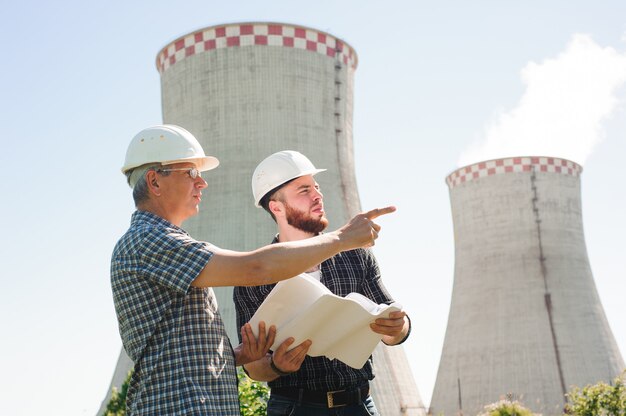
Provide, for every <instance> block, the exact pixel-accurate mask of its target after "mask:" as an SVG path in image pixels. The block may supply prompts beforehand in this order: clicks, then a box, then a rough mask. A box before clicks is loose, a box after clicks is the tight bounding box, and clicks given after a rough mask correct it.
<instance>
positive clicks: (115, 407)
mask: <svg viewBox="0 0 626 416" xmlns="http://www.w3.org/2000/svg"><path fill="white" fill-rule="evenodd" d="M132 375H133V371H132V370H131V371H129V372H128V375H127V376H126V380H124V383H122V388H121V390H120V391H117V388H116V387H113V389H112V391H111V399H110V400H109V403H107V408H106V409H105V410H104V415H103V416H125V415H126V393H127V392H128V385H129V384H130V377H131V376H132Z"/></svg>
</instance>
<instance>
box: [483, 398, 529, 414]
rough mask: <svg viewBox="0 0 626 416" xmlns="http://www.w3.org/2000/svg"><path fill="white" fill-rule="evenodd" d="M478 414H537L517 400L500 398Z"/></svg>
mask: <svg viewBox="0 0 626 416" xmlns="http://www.w3.org/2000/svg"><path fill="white" fill-rule="evenodd" d="M478 416H537V415H535V413H533V412H531V411H530V410H528V409H527V408H525V407H524V406H522V404H521V403H520V402H518V401H516V400H513V401H512V400H509V399H506V400H500V401H499V402H495V403H491V404H488V405H487V406H485V408H484V409H483V411H482V412H481V413H479V414H478Z"/></svg>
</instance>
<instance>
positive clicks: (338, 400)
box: [271, 384, 370, 409]
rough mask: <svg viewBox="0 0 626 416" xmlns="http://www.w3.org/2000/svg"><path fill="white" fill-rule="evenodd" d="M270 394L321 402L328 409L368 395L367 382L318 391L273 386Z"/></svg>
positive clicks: (358, 400) (354, 402)
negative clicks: (341, 388) (360, 384)
mask: <svg viewBox="0 0 626 416" xmlns="http://www.w3.org/2000/svg"><path fill="white" fill-rule="evenodd" d="M271 392H272V394H275V395H278V396H283V397H287V398H289V399H293V400H298V401H301V402H305V403H314V404H323V405H325V406H326V407H328V408H329V409H332V408H333V407H342V406H347V405H350V404H356V403H361V401H363V400H364V399H365V398H366V397H367V396H369V392H370V387H369V384H364V385H362V386H360V387H350V388H347V389H343V390H335V391H320V390H306V389H299V388H297V387H275V388H273V389H272V390H271Z"/></svg>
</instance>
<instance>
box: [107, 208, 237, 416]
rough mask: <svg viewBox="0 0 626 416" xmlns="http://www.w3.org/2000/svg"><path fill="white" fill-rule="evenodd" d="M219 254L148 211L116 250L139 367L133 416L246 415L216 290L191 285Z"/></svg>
mask: <svg viewBox="0 0 626 416" xmlns="http://www.w3.org/2000/svg"><path fill="white" fill-rule="evenodd" d="M212 255H213V253H212V251H211V245H210V244H208V243H204V242H200V241H196V240H194V239H193V238H191V237H190V236H189V234H187V233H186V232H185V231H184V230H182V229H181V228H179V227H177V226H175V225H173V224H171V223H169V222H168V221H166V220H164V219H163V218H160V217H158V216H156V215H153V214H151V213H148V212H145V211H136V212H135V213H134V214H133V215H132V219H131V225H130V229H129V230H128V231H127V232H126V234H124V236H123V237H122V238H121V239H120V240H119V241H118V243H117V245H116V246H115V249H114V251H113V256H112V259H111V285H112V287H113V300H114V303H115V311H116V313H117V319H118V324H119V329H120V334H121V336H122V342H123V344H124V349H125V350H126V352H127V353H128V355H129V356H130V358H131V359H132V360H133V362H134V363H135V367H134V373H133V376H132V379H131V382H130V386H129V389H128V394H127V399H126V405H127V413H126V414H127V415H239V397H238V392H237V376H236V373H235V359H234V355H233V351H232V347H231V345H230V342H229V340H228V337H227V335H226V331H225V330H224V325H223V323H222V319H221V318H220V315H219V312H218V310H217V301H216V299H215V295H214V293H213V289H211V288H205V289H201V288H196V287H192V286H191V282H192V281H193V280H194V279H195V278H196V277H197V276H198V275H199V274H200V272H201V271H202V269H204V266H205V265H206V264H207V262H208V261H209V260H210V259H211V256H212Z"/></svg>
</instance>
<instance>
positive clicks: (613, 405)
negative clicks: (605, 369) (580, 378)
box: [565, 372, 626, 416]
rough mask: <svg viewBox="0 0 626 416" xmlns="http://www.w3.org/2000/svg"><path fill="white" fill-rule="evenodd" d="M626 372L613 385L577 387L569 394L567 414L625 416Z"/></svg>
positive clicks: (598, 384) (601, 384) (578, 415)
mask: <svg viewBox="0 0 626 416" xmlns="http://www.w3.org/2000/svg"><path fill="white" fill-rule="evenodd" d="M625 378H626V372H624V373H622V375H621V376H619V377H617V378H616V379H615V381H614V382H613V384H612V385H609V384H606V383H604V382H599V383H597V384H593V385H588V386H585V387H583V388H579V387H575V388H573V389H572V391H571V392H570V393H568V394H567V399H568V403H567V405H566V406H565V413H566V414H570V415H576V416H625V415H626V386H625V385H624V382H625Z"/></svg>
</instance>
